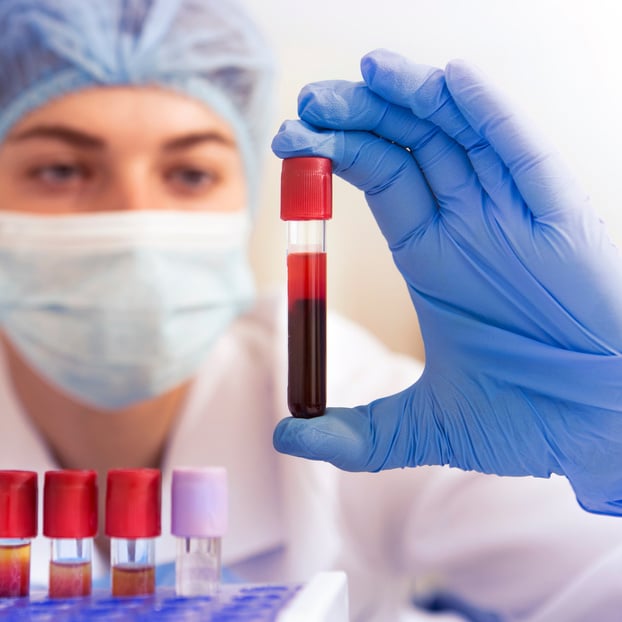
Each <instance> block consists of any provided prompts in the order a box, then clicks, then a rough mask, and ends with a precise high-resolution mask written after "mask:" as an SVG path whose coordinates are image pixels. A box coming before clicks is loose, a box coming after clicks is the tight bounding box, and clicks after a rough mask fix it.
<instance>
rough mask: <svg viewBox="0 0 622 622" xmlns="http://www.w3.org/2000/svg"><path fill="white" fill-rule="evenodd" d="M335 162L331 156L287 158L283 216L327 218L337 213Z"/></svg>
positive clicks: (282, 175) (292, 217)
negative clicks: (334, 177) (333, 164)
mask: <svg viewBox="0 0 622 622" xmlns="http://www.w3.org/2000/svg"><path fill="white" fill-rule="evenodd" d="M332 174H333V166H332V162H331V161H330V160H329V159H328V158H315V157H308V158H287V159H285V160H283V166H282V169H281V218H282V219H283V220H327V219H329V218H332V216H333V177H332Z"/></svg>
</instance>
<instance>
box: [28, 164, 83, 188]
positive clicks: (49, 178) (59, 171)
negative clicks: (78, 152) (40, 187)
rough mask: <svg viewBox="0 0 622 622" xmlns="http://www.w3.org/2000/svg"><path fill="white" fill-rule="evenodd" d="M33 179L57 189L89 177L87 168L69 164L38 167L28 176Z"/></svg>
mask: <svg viewBox="0 0 622 622" xmlns="http://www.w3.org/2000/svg"><path fill="white" fill-rule="evenodd" d="M28 176H29V177H30V178H31V179H34V180H35V181H38V182H41V183H43V184H46V185H49V186H55V187H64V186H69V185H71V184H74V183H77V182H79V181H81V180H83V179H87V178H88V177H89V173H88V170H87V169H86V167H84V166H82V165H80V164H74V163H69V162H66V163H65V162H57V163H54V164H46V165H43V166H37V167H36V168H34V169H32V170H31V171H30V172H29V175H28Z"/></svg>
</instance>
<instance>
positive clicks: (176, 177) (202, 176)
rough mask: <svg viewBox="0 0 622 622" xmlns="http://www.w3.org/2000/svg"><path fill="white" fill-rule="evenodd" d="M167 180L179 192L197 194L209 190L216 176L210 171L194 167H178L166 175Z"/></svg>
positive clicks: (216, 180)
mask: <svg viewBox="0 0 622 622" xmlns="http://www.w3.org/2000/svg"><path fill="white" fill-rule="evenodd" d="M166 178H167V180H168V181H169V182H170V183H171V184H172V185H173V186H174V188H175V189H177V190H179V191H181V192H191V193H192V192H198V191H203V190H207V189H209V188H211V187H212V186H213V185H214V184H215V183H217V182H218V175H217V174H216V173H214V172H213V171H210V170H205V169H201V168H195V167H178V168H174V169H172V170H170V171H169V172H168V173H167V174H166Z"/></svg>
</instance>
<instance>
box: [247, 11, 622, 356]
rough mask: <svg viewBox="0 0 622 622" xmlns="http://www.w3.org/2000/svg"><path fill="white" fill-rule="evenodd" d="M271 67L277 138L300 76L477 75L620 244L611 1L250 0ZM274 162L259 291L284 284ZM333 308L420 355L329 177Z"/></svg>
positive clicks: (356, 214)
mask: <svg viewBox="0 0 622 622" xmlns="http://www.w3.org/2000/svg"><path fill="white" fill-rule="evenodd" d="M246 4H247V5H248V7H249V9H250V10H251V12H252V13H253V14H254V15H255V17H256V19H257V20H258V21H259V23H260V25H261V26H262V27H263V30H264V32H265V33H266V35H267V37H268V38H269V40H270V41H271V42H272V46H273V49H274V53H275V55H276V57H277V61H278V63H279V75H278V79H277V85H276V93H275V95H276V103H277V108H276V113H275V117H274V121H273V126H274V127H273V131H272V132H271V134H274V133H276V131H277V129H278V127H279V125H280V124H281V122H282V120H283V119H286V118H295V117H296V116H297V115H296V98H297V95H298V92H299V90H300V88H301V87H302V86H304V85H305V84H306V83H307V82H312V81H315V80H323V79H347V80H359V79H360V73H359V60H360V57H361V56H362V55H363V54H365V53H366V52H367V51H369V50H372V49H374V48H379V47H385V48H390V49H393V50H395V51H397V52H400V53H403V54H406V55H408V56H410V57H411V58H412V59H413V60H415V61H417V62H420V63H425V64H431V65H435V66H438V67H443V66H444V65H445V64H446V63H447V61H448V60H450V59H452V58H463V59H465V60H467V61H469V62H472V63H475V64H476V65H478V66H479V67H480V68H481V69H483V70H484V71H485V72H486V73H487V74H488V75H489V76H490V77H491V78H492V79H493V80H494V81H495V82H496V83H497V84H498V85H499V86H500V87H501V88H503V89H504V90H505V91H506V93H508V94H509V96H510V97H511V98H512V99H513V101H515V102H516V104H517V107H518V108H519V109H520V110H522V111H523V112H524V114H525V115H526V116H527V117H529V118H530V119H531V120H532V122H533V123H535V124H536V125H537V126H538V127H539V128H540V129H541V130H542V132H543V133H544V134H545V136H546V137H547V139H548V140H550V141H551V142H552V143H553V144H554V145H555V146H556V147H557V148H558V150H559V151H560V152H561V153H562V155H563V156H564V158H565V159H566V160H567V162H568V163H569V165H570V167H571V168H572V169H573V170H574V172H575V174H576V175H577V177H578V178H579V179H580V180H581V182H582V184H583V186H584V187H585V189H586V190H587V192H588V193H589V194H590V195H591V198H592V201H593V203H594V205H595V206H596V208H597V210H598V211H599V212H600V214H601V216H602V218H603V220H605V222H607V224H608V225H609V230H610V233H611V236H612V238H613V239H614V241H615V242H616V243H617V244H618V245H620V244H621V242H622V205H621V202H620V198H619V195H618V190H619V187H618V184H620V181H621V180H622V157H621V155H620V154H621V144H622V68H621V66H620V59H622V37H621V36H620V24H622V3H619V2H618V1H617V0H597V1H595V2H589V3H588V2H585V0H565V1H562V0H521V2H509V1H505V2H503V1H500V0H314V1H313V2H293V1H291V0H246ZM279 183H280V161H279V160H277V158H276V157H274V156H273V155H272V154H271V153H268V154H267V160H266V162H265V176H264V184H263V191H262V197H261V209H260V213H259V218H258V223H257V228H256V231H255V236H254V240H253V246H252V254H253V261H254V264H255V266H256V271H257V278H258V281H259V284H260V287H261V288H270V287H274V286H282V285H283V284H284V282H285V225H284V224H283V223H282V222H281V221H280V220H279ZM327 245H328V253H329V255H328V261H329V284H328V288H329V291H328V295H329V305H330V306H331V307H332V308H333V309H335V310H337V311H339V312H341V313H343V314H345V315H347V316H349V317H350V318H352V319H354V320H356V321H357V322H359V323H360V324H362V325H363V326H365V327H366V328H368V329H369V330H370V331H371V332H373V333H374V334H376V335H377V336H378V337H380V338H381V339H382V340H383V341H384V342H385V343H387V344H388V345H389V346H390V347H391V348H392V349H394V350H397V351H400V352H405V353H409V354H413V355H415V356H419V357H422V356H423V345H422V342H421V337H420V334H419V330H418V325H417V318H416V315H415V312H414V310H413V308H412V305H411V303H410V299H409V297H408V293H407V291H406V286H405V285H404V283H403V281H402V280H401V277H400V275H399V273H398V272H397V270H396V269H395V267H394V265H393V263H392V259H391V256H390V253H389V251H388V249H387V247H386V244H385V242H384V239H383V238H382V236H381V235H380V233H379V231H378V230H377V228H376V225H375V223H374V221H373V218H372V216H371V214H370V213H369V210H368V208H367V205H366V203H365V200H364V198H363V196H362V194H361V193H359V192H358V191H357V190H355V189H353V188H350V187H349V186H348V185H347V184H346V183H345V182H343V181H342V180H340V179H338V178H335V181H334V217H333V220H332V221H330V223H329V227H328V239H327Z"/></svg>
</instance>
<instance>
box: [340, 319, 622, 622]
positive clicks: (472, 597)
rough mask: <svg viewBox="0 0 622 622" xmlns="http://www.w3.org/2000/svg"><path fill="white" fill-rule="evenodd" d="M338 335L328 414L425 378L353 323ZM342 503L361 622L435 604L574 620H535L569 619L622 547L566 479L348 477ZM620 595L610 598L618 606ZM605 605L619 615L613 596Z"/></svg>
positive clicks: (345, 557)
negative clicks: (437, 597)
mask: <svg viewBox="0 0 622 622" xmlns="http://www.w3.org/2000/svg"><path fill="white" fill-rule="evenodd" d="M329 335H330V341H329V374H330V378H331V380H330V381H329V402H330V404H331V405H339V406H350V405H355V404H360V403H365V402H368V401H370V400H372V399H374V398H376V397H380V396H381V395H387V394H390V393H393V392H396V391H398V390H401V389H403V388H405V387H406V386H408V385H409V384H411V383H412V382H414V381H415V380H416V379H417V377H418V376H419V374H420V373H421V371H422V366H421V364H420V363H418V362H416V361H413V360H411V359H408V358H407V357H403V356H398V355H394V354H392V353H390V352H388V351H387V350H386V349H385V348H384V347H383V346H382V345H381V344H379V343H378V342H377V341H376V340H375V339H374V338H373V337H371V336H370V335H369V334H367V333H366V332H364V331H362V330H361V329H360V328H357V327H354V326H352V325H349V323H348V322H346V321H345V320H342V319H339V318H337V319H334V320H333V322H332V324H329ZM335 498H336V500H337V501H336V502H337V504H338V510H337V513H338V523H339V531H340V533H341V543H342V544H341V552H340V556H339V558H338V561H337V562H336V565H337V566H340V567H342V568H344V569H345V570H346V571H347V573H348V576H349V583H350V590H351V600H352V619H353V620H388V619H395V620H397V619H398V617H397V614H396V613H395V607H396V605H399V604H400V603H401V604H404V605H407V604H408V603H409V602H412V600H413V599H418V600H419V601H421V602H423V601H425V600H426V599H427V598H428V597H430V596H431V595H433V594H435V593H447V594H451V595H453V596H454V597H456V599H458V600H461V601H463V602H465V603H468V604H469V605H470V606H473V607H475V608H477V609H481V610H482V611H489V612H493V613H495V614H497V615H499V616H500V619H503V620H516V621H525V622H526V621H529V622H531V620H532V618H533V619H534V620H537V621H538V622H540V621H541V620H542V621H543V620H545V619H547V620H558V619H559V620H561V619H564V620H566V619H568V618H566V617H563V616H562V617H548V618H539V617H537V616H538V615H540V614H539V612H540V611H546V608H547V607H548V608H551V607H560V606H562V607H563V608H565V609H566V610H568V611H572V610H573V605H572V601H573V599H575V600H576V602H577V603H579V602H581V601H582V600H583V599H585V597H586V594H585V593H582V589H581V586H583V585H585V584H586V581H587V579H586V578H585V575H586V568H592V567H594V568H595V567H602V565H603V558H604V557H605V556H607V555H609V554H610V551H611V549H612V548H614V547H615V546H616V545H617V543H618V542H622V521H620V520H619V519H616V518H615V517H607V516H598V515H595V514H589V513H587V512H585V511H583V510H582V509H581V508H580V507H579V505H578V504H577V502H576V499H575V496H574V494H573V492H572V490H571V488H570V486H569V485H568V483H567V481H566V480H565V479H564V478H561V477H552V478H550V479H536V478H530V477H525V478H509V477H506V478H503V477H498V476H492V475H483V474H479V473H474V472H464V471H460V470H457V469H450V468H448V467H420V468H417V469H397V470H393V471H385V472H381V473H345V472H339V473H338V476H337V490H336V495H335ZM620 557H622V555H621V556H620ZM616 559H617V558H616ZM612 563H613V562H610V564H609V567H611V565H612ZM601 572H603V571H602V570H601ZM587 575H588V576H592V575H590V573H589V571H588V573H587ZM615 583H616V582H615V581H609V585H610V586H611V589H610V590H609V591H608V590H606V589H605V591H606V592H608V594H609V595H610V596H612V595H614V594H615V599H616V600H617V601H618V604H620V603H621V602H622V597H619V596H617V593H614V592H613V586H614V585H615ZM572 585H576V586H577V589H576V590H574V591H573V590H572V589H569V586H572ZM601 601H602V603H603V607H605V605H607V606H610V604H611V603H610V602H608V601H607V598H606V597H605V595H602V598H601ZM560 602H561V603H562V604H561V605H560ZM594 605H595V606H598V603H594ZM618 611H619V609H618ZM391 616H395V617H391ZM534 616H535V617H534ZM590 619H599V620H608V619H611V618H606V617H597V618H590Z"/></svg>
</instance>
